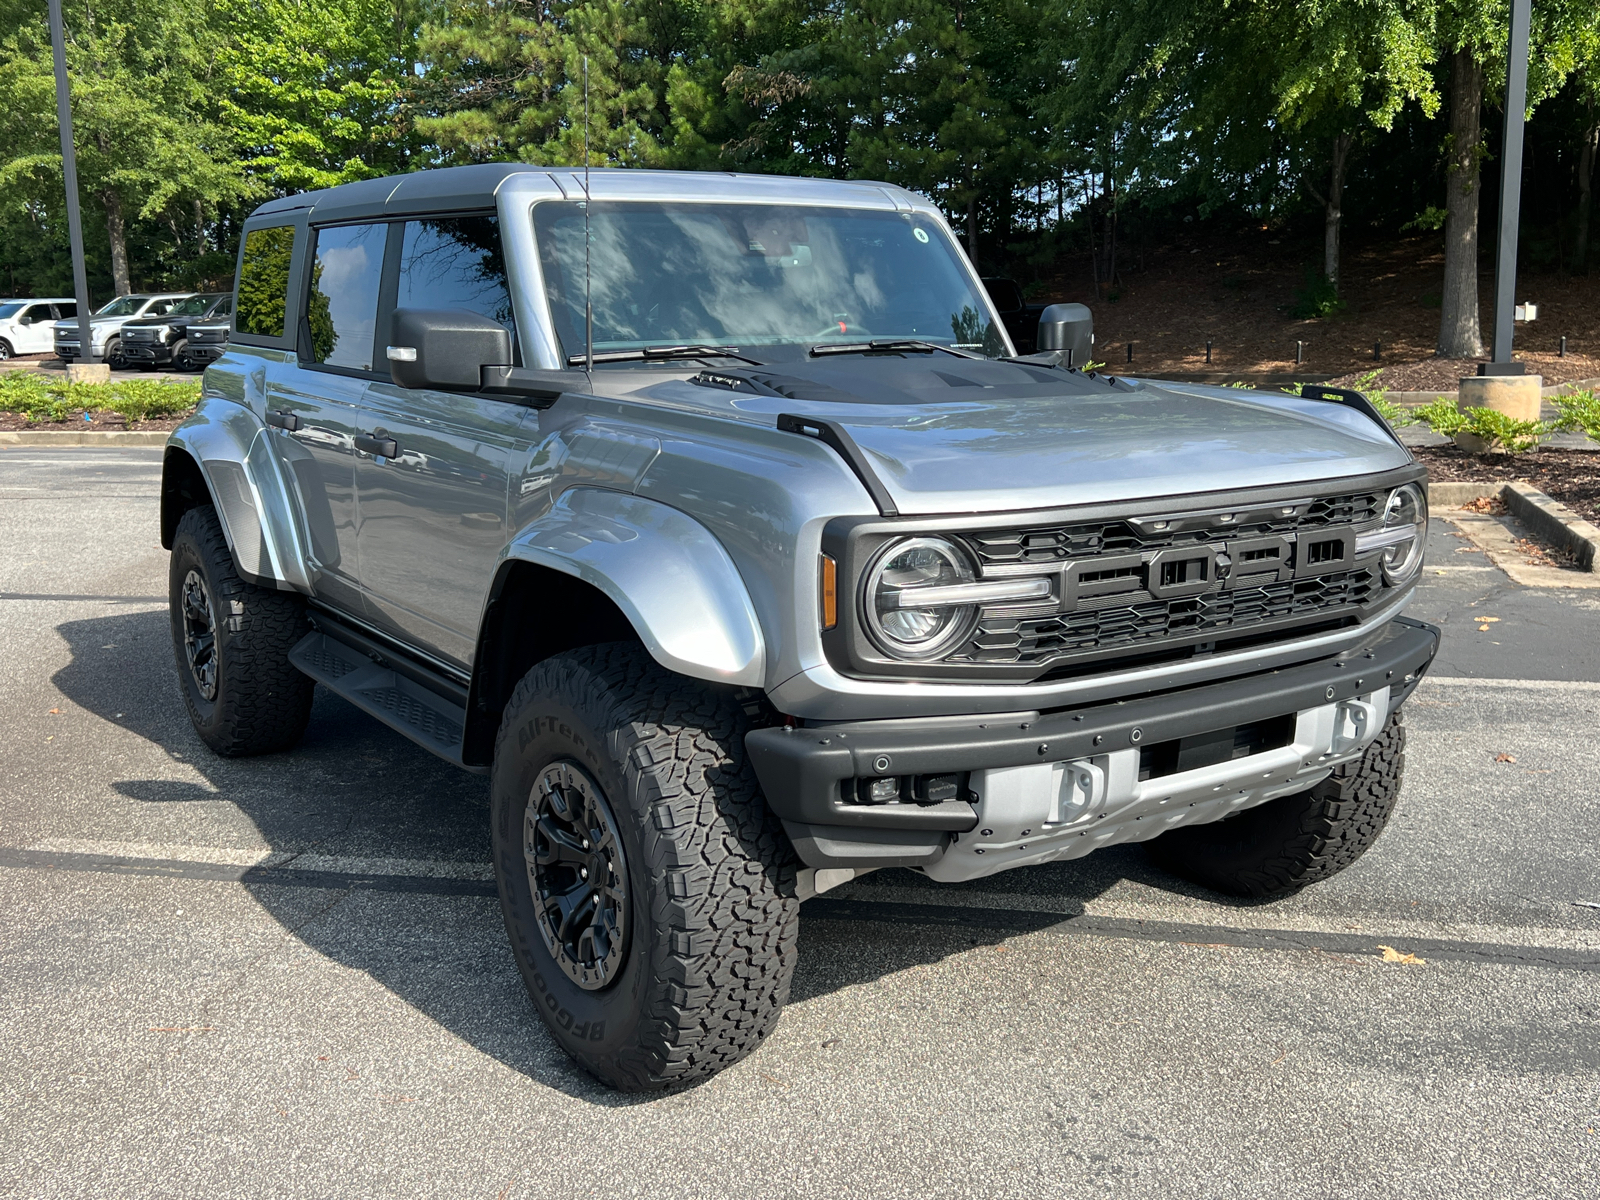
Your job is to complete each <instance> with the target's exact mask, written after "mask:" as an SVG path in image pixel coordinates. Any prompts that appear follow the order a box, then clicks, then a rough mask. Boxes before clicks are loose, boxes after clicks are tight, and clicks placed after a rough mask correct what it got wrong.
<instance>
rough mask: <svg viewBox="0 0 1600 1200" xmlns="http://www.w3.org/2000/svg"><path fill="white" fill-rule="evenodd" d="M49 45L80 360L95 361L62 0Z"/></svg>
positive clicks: (53, 11) (53, 0)
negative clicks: (65, 199)
mask: <svg viewBox="0 0 1600 1200" xmlns="http://www.w3.org/2000/svg"><path fill="white" fill-rule="evenodd" d="M50 45H51V48H52V49H53V50H54V51H55V60H56V120H57V121H58V122H59V123H60V125H61V176H62V180H63V182H65V184H66V187H67V236H68V237H69V238H70V239H71V241H72V286H73V294H74V295H75V296H76V297H77V300H78V354H79V359H78V361H79V362H83V363H92V362H94V341H93V337H92V334H91V329H92V323H91V321H90V313H89V272H88V269H87V268H86V267H85V266H84V262H83V220H82V216H81V214H80V213H79V212H78V156H77V153H76V152H75V151H74V149H73V145H72V96H71V93H70V92H69V91H68V88H67V38H66V31H65V29H64V27H63V22H62V19H61V0H50Z"/></svg>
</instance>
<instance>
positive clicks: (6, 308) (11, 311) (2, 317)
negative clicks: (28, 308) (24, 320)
mask: <svg viewBox="0 0 1600 1200" xmlns="http://www.w3.org/2000/svg"><path fill="white" fill-rule="evenodd" d="M21 311H22V305H21V304H0V321H9V320H10V319H11V318H12V317H14V316H16V315H17V314H18V313H19V312H21Z"/></svg>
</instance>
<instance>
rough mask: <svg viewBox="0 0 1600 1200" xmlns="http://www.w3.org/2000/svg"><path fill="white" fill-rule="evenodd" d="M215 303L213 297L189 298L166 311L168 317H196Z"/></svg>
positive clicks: (215, 299) (215, 300)
mask: <svg viewBox="0 0 1600 1200" xmlns="http://www.w3.org/2000/svg"><path fill="white" fill-rule="evenodd" d="M216 302H217V298H216V297H215V296H190V297H189V298H188V299H187V300H179V301H178V302H177V303H176V304H174V305H173V306H172V307H171V308H169V309H167V316H169V317H198V316H200V315H201V314H202V313H204V312H205V311H206V309H208V308H210V307H211V306H212V305H213V304H215V303H216Z"/></svg>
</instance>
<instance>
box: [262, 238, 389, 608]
mask: <svg viewBox="0 0 1600 1200" xmlns="http://www.w3.org/2000/svg"><path fill="white" fill-rule="evenodd" d="M270 232H273V231H272V230H257V231H253V232H252V234H251V235H250V236H255V234H257V233H270ZM309 232H310V236H311V238H312V244H311V246H310V248H309V254H310V266H309V269H308V271H307V272H306V274H307V275H308V276H309V278H308V280H307V283H306V287H305V289H304V292H303V294H302V295H301V296H300V297H299V299H298V304H297V305H295V306H293V307H294V310H295V311H296V312H297V314H298V315H297V320H298V329H299V335H298V341H297V345H298V352H297V353H296V354H295V355H293V356H291V357H289V358H287V359H286V360H285V361H282V362H271V363H269V364H268V366H267V368H266V374H267V379H266V394H267V423H268V425H269V426H270V427H272V428H273V430H274V433H275V435H276V436H275V437H274V439H273V444H274V445H275V446H276V448H277V450H278V455H279V457H280V459H281V460H282V462H283V465H284V467H285V469H286V471H287V473H288V475H289V477H290V479H291V481H292V482H293V485H294V487H295V489H296V491H297V492H298V494H299V498H300V503H301V506H302V511H303V512H304V513H305V517H306V526H307V532H308V534H309V540H310V547H309V549H310V552H311V557H312V560H313V565H314V568H315V571H316V583H315V589H316V594H317V597H318V598H319V599H321V600H325V601H327V602H328V603H330V604H333V605H336V606H337V607H339V608H341V609H343V610H345V611H347V612H350V613H352V614H356V615H361V616H365V615H366V614H367V609H366V605H365V603H364V602H363V599H362V593H361V570H360V557H359V549H358V545H357V540H356V525H357V521H358V519H359V514H358V508H357V506H358V500H357V496H356V465H357V463H358V462H359V461H360V460H361V459H362V458H363V457H364V453H363V451H362V450H361V449H360V446H361V445H362V444H364V443H363V442H362V440H361V439H362V436H363V434H364V433H365V432H366V428H367V423H366V422H365V421H364V419H363V412H362V407H361V406H362V401H363V399H364V398H365V396H366V391H367V388H368V386H369V385H370V384H371V382H372V380H373V379H374V378H375V377H376V376H375V374H374V372H373V369H372V364H373V347H374V344H375V341H376V332H377V317H378V288H379V284H380V282H381V280H382V277H383V261H384V246H385V241H386V238H387V235H388V226H387V225H385V224H382V223H376V224H364V225H336V226H328V227H324V228H320V229H315V228H314V229H312V230H310V231H309ZM248 257H249V246H248V244H247V246H246V259H247V260H248ZM240 294H241V296H243V295H246V294H247V291H246V288H245V286H244V281H243V280H242V279H241V288H240ZM240 315H241V321H243V320H245V319H247V314H246V312H245V307H244V305H243V303H241V314H240ZM241 327H242V326H241Z"/></svg>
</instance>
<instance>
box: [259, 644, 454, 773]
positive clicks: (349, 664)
mask: <svg viewBox="0 0 1600 1200" xmlns="http://www.w3.org/2000/svg"><path fill="white" fill-rule="evenodd" d="M289 661H290V662H291V663H293V664H294V665H295V666H296V667H298V668H299V669H300V670H302V671H304V672H305V673H306V674H307V675H309V676H311V678H313V679H315V680H316V681H317V682H318V683H320V684H322V686H323V687H325V688H327V689H328V690H329V691H332V692H337V693H338V694H339V695H341V696H343V697H344V698H345V699H346V700H348V701H350V703H351V704H354V705H355V706H356V707H357V708H359V709H360V710H361V711H362V712H364V713H367V714H368V715H370V716H374V717H376V718H377V719H378V720H380V721H382V722H383V723H384V724H385V725H387V726H389V727H390V728H391V729H394V730H396V731H397V732H399V733H403V734H405V735H406V737H408V738H410V739H411V740H412V741H414V742H416V743H417V744H418V745H419V746H422V747H423V748H425V749H428V750H432V751H433V752H434V753H435V754H437V755H438V756H439V757H440V758H444V759H448V760H449V761H450V762H453V763H455V765H456V766H458V767H459V766H463V765H464V764H463V763H462V761H461V734H462V730H463V729H464V728H465V726H466V717H467V710H466V708H465V707H464V706H463V705H460V704H456V703H454V702H453V701H451V700H448V699H446V698H445V697H443V696H441V695H439V694H438V693H437V692H433V691H430V690H429V689H428V688H425V687H423V686H422V685H421V684H420V683H416V682H414V681H413V680H411V679H407V678H406V677H405V676H404V675H400V674H397V673H396V672H394V671H391V670H390V669H389V668H388V667H385V666H382V665H381V664H379V663H375V662H373V661H372V660H371V659H370V658H368V657H367V656H366V655H365V654H363V653H362V652H361V651H360V650H357V649H355V648H353V647H351V646H347V645H345V644H344V643H343V642H340V641H337V640H336V639H334V638H332V637H329V636H328V635H327V634H326V633H308V634H306V636H305V637H303V638H301V639H300V641H299V642H298V643H297V644H296V645H295V648H294V649H293V650H291V651H289Z"/></svg>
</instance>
